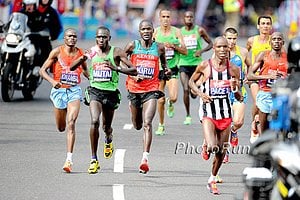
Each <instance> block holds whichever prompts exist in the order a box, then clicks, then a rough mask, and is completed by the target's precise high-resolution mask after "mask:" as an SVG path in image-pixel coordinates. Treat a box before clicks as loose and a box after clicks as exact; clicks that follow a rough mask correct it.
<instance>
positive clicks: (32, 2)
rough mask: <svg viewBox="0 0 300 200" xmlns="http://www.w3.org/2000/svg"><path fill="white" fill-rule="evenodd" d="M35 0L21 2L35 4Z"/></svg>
mask: <svg viewBox="0 0 300 200" xmlns="http://www.w3.org/2000/svg"><path fill="white" fill-rule="evenodd" d="M36 3H37V2H36V0H23V4H25V5H29V4H36Z"/></svg>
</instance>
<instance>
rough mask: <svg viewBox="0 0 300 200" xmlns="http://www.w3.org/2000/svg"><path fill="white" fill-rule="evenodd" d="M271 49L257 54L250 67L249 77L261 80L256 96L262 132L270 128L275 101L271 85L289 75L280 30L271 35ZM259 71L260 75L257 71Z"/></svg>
mask: <svg viewBox="0 0 300 200" xmlns="http://www.w3.org/2000/svg"><path fill="white" fill-rule="evenodd" d="M270 43H271V50H268V51H264V52H261V53H259V54H258V55H257V57H256V60H255V63H254V64H253V65H252V66H251V67H250V68H249V73H248V79H249V80H258V81H259V91H258V93H257V96H256V102H257V108H258V115H259V122H260V129H261V133H263V132H264V131H265V130H267V129H268V128H269V123H268V121H267V116H268V114H270V113H271V110H272V106H273V102H272V93H271V87H272V85H273V84H274V83H275V81H276V79H279V78H285V77H286V76H287V69H288V62H287V55H286V52H285V51H283V50H282V47H283V45H284V37H283V34H282V33H280V32H274V33H273V34H272V35H271V40H270ZM257 71H259V75H256V74H255V73H256V72H257Z"/></svg>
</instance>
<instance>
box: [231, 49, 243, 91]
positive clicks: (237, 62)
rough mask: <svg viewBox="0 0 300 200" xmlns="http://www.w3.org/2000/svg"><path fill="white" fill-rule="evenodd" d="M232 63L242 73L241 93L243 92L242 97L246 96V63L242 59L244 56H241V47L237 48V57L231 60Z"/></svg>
mask: <svg viewBox="0 0 300 200" xmlns="http://www.w3.org/2000/svg"><path fill="white" fill-rule="evenodd" d="M230 62H231V63H233V64H235V65H236V66H237V67H238V68H239V71H240V91H241V92H242V95H243V96H244V95H245V94H246V93H247V91H246V88H245V87H244V84H243V81H244V78H245V63H244V61H243V58H242V54H241V49H240V47H239V46H236V48H235V55H234V56H233V57H232V58H230Z"/></svg>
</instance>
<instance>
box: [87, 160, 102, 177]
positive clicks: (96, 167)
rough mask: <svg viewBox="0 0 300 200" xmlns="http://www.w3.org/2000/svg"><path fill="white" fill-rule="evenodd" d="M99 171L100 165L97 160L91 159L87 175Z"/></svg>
mask: <svg viewBox="0 0 300 200" xmlns="http://www.w3.org/2000/svg"><path fill="white" fill-rule="evenodd" d="M99 169H100V165H99V162H98V160H95V159H92V160H91V162H90V167H89V169H88V173H89V174H96V173H98V170H99Z"/></svg>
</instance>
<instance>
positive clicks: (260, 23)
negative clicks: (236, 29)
mask: <svg viewBox="0 0 300 200" xmlns="http://www.w3.org/2000/svg"><path fill="white" fill-rule="evenodd" d="M257 29H258V30H259V35H255V36H252V37H250V38H249V39H248V41H247V49H248V51H249V52H250V51H251V53H250V54H249V57H250V58H248V59H249V60H250V63H251V64H253V63H254V62H255V58H256V56H257V55H258V54H259V53H260V52H261V51H266V50H271V46H270V35H271V30H272V18H271V17H270V16H265V15H262V16H259V17H258V20H257ZM250 63H249V64H248V66H250ZM249 83H250V89H251V96H252V99H253V107H252V120H253V122H252V125H251V127H252V129H251V136H250V142H251V143H253V142H255V141H256V139H257V138H258V136H259V133H260V131H259V127H258V125H259V120H258V109H257V107H256V95H257V92H258V90H259V86H258V82H257V81H252V82H249Z"/></svg>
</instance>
